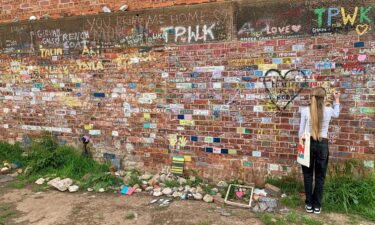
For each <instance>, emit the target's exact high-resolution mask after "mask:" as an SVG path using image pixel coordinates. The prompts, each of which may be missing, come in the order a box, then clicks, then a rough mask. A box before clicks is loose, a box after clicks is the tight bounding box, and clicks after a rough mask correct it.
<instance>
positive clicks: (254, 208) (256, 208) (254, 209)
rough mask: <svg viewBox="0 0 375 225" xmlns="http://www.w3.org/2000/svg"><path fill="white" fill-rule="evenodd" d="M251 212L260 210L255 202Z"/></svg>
mask: <svg viewBox="0 0 375 225" xmlns="http://www.w3.org/2000/svg"><path fill="white" fill-rule="evenodd" d="M253 212H255V213H258V212H260V208H259V204H256V205H255V206H254V207H253Z"/></svg>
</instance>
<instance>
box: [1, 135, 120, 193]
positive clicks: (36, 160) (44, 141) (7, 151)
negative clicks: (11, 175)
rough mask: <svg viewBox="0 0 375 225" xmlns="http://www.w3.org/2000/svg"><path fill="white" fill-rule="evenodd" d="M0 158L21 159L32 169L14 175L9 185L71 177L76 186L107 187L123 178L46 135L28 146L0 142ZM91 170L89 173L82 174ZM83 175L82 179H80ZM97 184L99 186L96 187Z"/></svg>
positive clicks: (15, 160)
mask: <svg viewBox="0 0 375 225" xmlns="http://www.w3.org/2000/svg"><path fill="white" fill-rule="evenodd" d="M0 160H1V161H9V162H21V164H23V165H24V166H25V167H26V166H28V167H30V168H31V169H30V170H29V172H28V173H27V174H22V175H20V176H18V177H17V181H16V182H13V183H12V184H11V187H14V188H22V187H24V186H25V184H26V183H32V182H34V181H35V180H37V179H38V178H40V177H57V176H58V177H61V178H67V177H69V178H71V179H73V180H75V181H76V183H77V184H78V185H79V186H83V187H93V186H94V190H96V189H99V188H105V189H109V188H110V187H113V186H120V185H121V183H122V181H121V180H120V179H119V178H118V177H115V176H113V175H111V174H110V173H108V172H109V165H108V164H100V163H98V162H97V161H95V160H93V159H92V158H89V157H85V156H83V155H82V152H81V151H80V150H78V149H76V148H74V147H71V146H61V145H59V144H58V142H57V138H56V137H53V136H48V135H45V136H43V137H42V138H39V139H32V140H31V144H30V145H29V146H28V147H25V148H22V147H21V145H20V144H15V145H11V144H8V143H5V142H0ZM88 173H90V174H91V175H90V176H85V175H86V174H88ZM83 178H85V179H83ZM99 186H100V187H99Z"/></svg>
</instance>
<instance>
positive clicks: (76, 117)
mask: <svg viewBox="0 0 375 225" xmlns="http://www.w3.org/2000/svg"><path fill="white" fill-rule="evenodd" d="M235 4H237V3H225V4H222V3H212V4H211V3H210V4H207V5H206V4H205V5H195V6H189V7H185V6H183V7H176V8H172V9H171V10H169V9H168V10H164V11H163V10H160V9H157V10H156V9H155V10H154V9H153V10H147V11H139V12H135V11H133V12H131V11H129V12H126V14H120V13H119V14H107V15H92V16H82V17H77V18H70V19H69V20H68V19H63V20H61V21H60V20H57V21H48V20H46V21H44V20H43V21H34V22H28V23H13V24H7V25H3V26H0V30H1V32H0V54H1V57H0V105H1V107H0V121H1V122H0V139H7V140H12V141H15V140H21V141H22V140H23V139H24V137H25V135H27V136H30V137H31V136H32V135H35V134H38V133H40V132H42V131H46V132H50V133H55V134H57V135H60V136H63V137H64V138H63V140H64V143H66V142H74V140H75V138H76V137H78V136H79V137H80V136H82V135H90V136H91V137H92V140H93V142H94V143H95V144H94V145H93V147H94V148H95V149H97V150H98V151H99V153H100V154H99V153H98V155H103V154H102V153H105V152H112V153H113V154H116V155H121V154H126V155H128V156H129V157H128V158H127V159H128V160H129V162H128V164H131V163H130V161H131V160H134V161H136V162H138V163H141V162H142V160H144V161H145V162H147V163H148V164H147V166H150V167H152V166H155V165H154V164H165V163H168V160H169V159H170V156H171V154H175V153H178V154H186V155H190V156H191V157H192V160H191V162H192V164H191V166H192V168H193V167H199V168H210V166H209V165H214V167H215V168H216V169H215V171H217V170H219V171H221V173H224V172H223V171H226V170H229V169H228V168H231V166H230V163H228V161H230V160H228V159H234V160H236V161H237V162H240V160H239V159H240V157H246V160H244V161H245V162H247V163H246V164H245V165H244V167H251V166H250V165H252V166H253V167H254V165H257V163H258V161H257V158H263V159H262V160H264V159H267V158H269V159H271V160H272V161H273V162H272V164H270V167H271V168H272V171H276V172H280V171H284V170H283V169H281V168H282V166H280V164H277V161H278V160H288V159H290V158H292V155H291V154H293V153H291V151H290V150H291V149H294V148H295V147H296V146H295V141H294V140H293V139H294V137H295V135H296V131H295V130H293V129H294V128H295V127H296V126H297V125H298V123H299V118H298V109H299V107H300V106H303V105H306V104H307V103H308V100H309V98H308V94H307V92H308V91H307V90H305V88H307V87H309V88H311V87H317V86H322V87H324V88H326V90H327V92H328V98H327V100H328V101H332V93H334V92H336V91H341V92H342V96H343V98H344V99H345V101H347V102H346V104H345V105H344V107H345V109H344V114H343V115H344V117H345V119H346V120H347V119H348V121H352V122H353V123H354V125H356V124H355V123H357V122H358V128H361V130H356V128H354V126H345V124H346V122H345V123H342V125H341V123H340V126H339V127H338V126H337V127H335V129H334V134H333V135H331V139H334V142H333V143H334V144H335V145H334V147H335V148H336V149H343V147H345V146H342V145H340V144H339V143H340V141H341V139H340V138H341V137H340V136H342V133H341V131H345V133H347V134H348V135H349V134H352V133H356V132H357V133H358V132H363V133H364V134H369V130H368V129H369V128H371V127H372V126H373V122H372V121H371V117H372V116H373V114H374V107H372V105H371V101H372V100H373V96H374V94H375V92H374V90H373V88H374V82H373V80H374V76H373V72H374V71H375V69H374V62H373V55H374V51H373V49H374V47H375V42H374V41H372V40H371V39H369V38H367V37H368V35H369V34H371V32H372V29H371V26H372V23H371V22H370V20H371V21H372V18H373V16H371V15H372V14H373V9H372V8H370V7H369V6H367V5H366V4H362V5H358V6H356V4H345V5H343V6H342V7H341V6H340V7H339V6H335V7H336V8H337V9H338V10H339V14H337V10H335V9H329V8H330V7H331V8H333V7H334V5H336V3H332V4H331V5H325V4H323V3H322V4H318V5H312V6H309V7H306V6H305V5H303V4H302V5H298V4H292V5H282V4H279V3H275V4H271V5H270V6H269V7H268V8H267V10H268V13H263V12H261V11H259V7H262V6H258V5H252V6H246V7H243V8H237V9H235V8H234V7H233V8H231V7H226V6H233V5H235ZM332 5H333V6H332ZM219 6H220V7H219ZM355 7H358V9H357V13H356V14H355ZM361 7H362V8H361ZM219 8H223V9H224V10H218V9H219ZM322 8H324V9H325V11H324V10H321V11H322V12H321V21H322V22H321V27H320V28H319V17H320V14H319V13H320V11H317V12H318V13H317V14H316V13H314V9H322ZM342 8H344V10H342ZM236 10H237V11H236ZM341 10H342V11H343V13H342V12H341ZM353 10H354V11H353ZM323 11H324V12H323ZM344 13H345V15H344ZM336 14H337V15H336ZM349 14H350V16H349ZM328 15H330V26H331V27H332V26H336V27H337V24H338V21H341V22H342V23H344V22H345V21H343V18H344V19H345V20H346V21H347V24H346V25H347V26H349V27H348V29H347V30H345V29H344V30H342V29H341V30H340V29H335V30H332V29H331V30H330V31H329V32H331V33H337V35H322V34H323V33H322V32H318V33H316V35H317V36H315V37H314V38H311V36H310V35H312V34H313V33H312V32H311V30H312V27H311V26H315V27H316V28H319V29H325V27H326V26H328ZM343 15H344V17H343ZM354 16H355V18H354ZM234 17H236V18H234ZM361 18H362V22H361ZM234 21H235V22H236V23H235V28H234V27H232V23H234ZM351 21H354V22H353V26H352V22H351ZM364 23H366V24H368V29H367V30H366V32H363V30H364V29H363V28H362V27H358V29H359V31H361V32H359V33H358V32H357V31H356V28H357V25H362V24H364ZM349 28H350V29H349ZM361 28H362V30H361ZM362 32H363V34H362ZM233 33H234V34H235V35H234V36H232V34H233ZM306 35H307V36H306ZM314 35H315V33H314ZM358 35H360V36H361V37H360V40H358ZM306 37H308V38H306ZM237 39H238V40H237ZM362 39H363V40H362ZM348 40H353V41H348ZM354 40H355V41H354ZM276 113H278V114H277V116H275V115H276ZM364 136H365V135H364ZM368 137H369V136H368V135H367V136H366V138H367V139H369V138H368ZM346 139H347V138H346ZM368 142H369V140H361V143H359V144H358V145H361V146H360V149H364V148H366V145H367V144H368V145H369V146H373V143H372V142H371V143H368ZM343 143H344V142H343ZM355 145H356V144H353V143H350V144H348V146H355ZM122 149H127V150H126V151H125V152H122V151H123V150H122ZM358 149H359V148H358ZM343 151H345V149H344V150H343ZM353 151H355V152H357V151H358V150H357V148H354V150H353ZM361 151H362V150H361ZM363 151H364V150H363ZM210 154H215V155H220V156H221V157H214V156H213V157H211V156H208V155H210ZM250 157H253V158H250ZM335 157H340V156H337V155H336V156H335ZM293 158H295V157H293ZM250 162H251V164H250ZM274 162H276V163H274ZM137 165H138V164H137ZM241 165H242V163H241ZM241 165H239V166H241ZM213 171H214V170H213Z"/></svg>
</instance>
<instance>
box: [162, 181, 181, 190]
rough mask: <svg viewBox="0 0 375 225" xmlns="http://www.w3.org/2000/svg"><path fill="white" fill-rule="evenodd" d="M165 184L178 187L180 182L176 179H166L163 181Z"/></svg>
mask: <svg viewBox="0 0 375 225" xmlns="http://www.w3.org/2000/svg"><path fill="white" fill-rule="evenodd" d="M164 184H165V186H166V187H169V188H174V187H179V186H180V184H179V183H178V181H177V180H173V179H166V180H165V182H164Z"/></svg>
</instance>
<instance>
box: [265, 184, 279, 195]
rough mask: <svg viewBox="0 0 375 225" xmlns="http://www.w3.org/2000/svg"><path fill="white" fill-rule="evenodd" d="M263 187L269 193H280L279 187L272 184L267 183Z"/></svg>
mask: <svg viewBox="0 0 375 225" xmlns="http://www.w3.org/2000/svg"><path fill="white" fill-rule="evenodd" d="M264 188H265V189H266V191H268V192H269V193H271V194H274V195H279V194H280V188H278V187H276V186H274V185H272V184H269V183H267V184H266V185H265V186H264Z"/></svg>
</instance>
